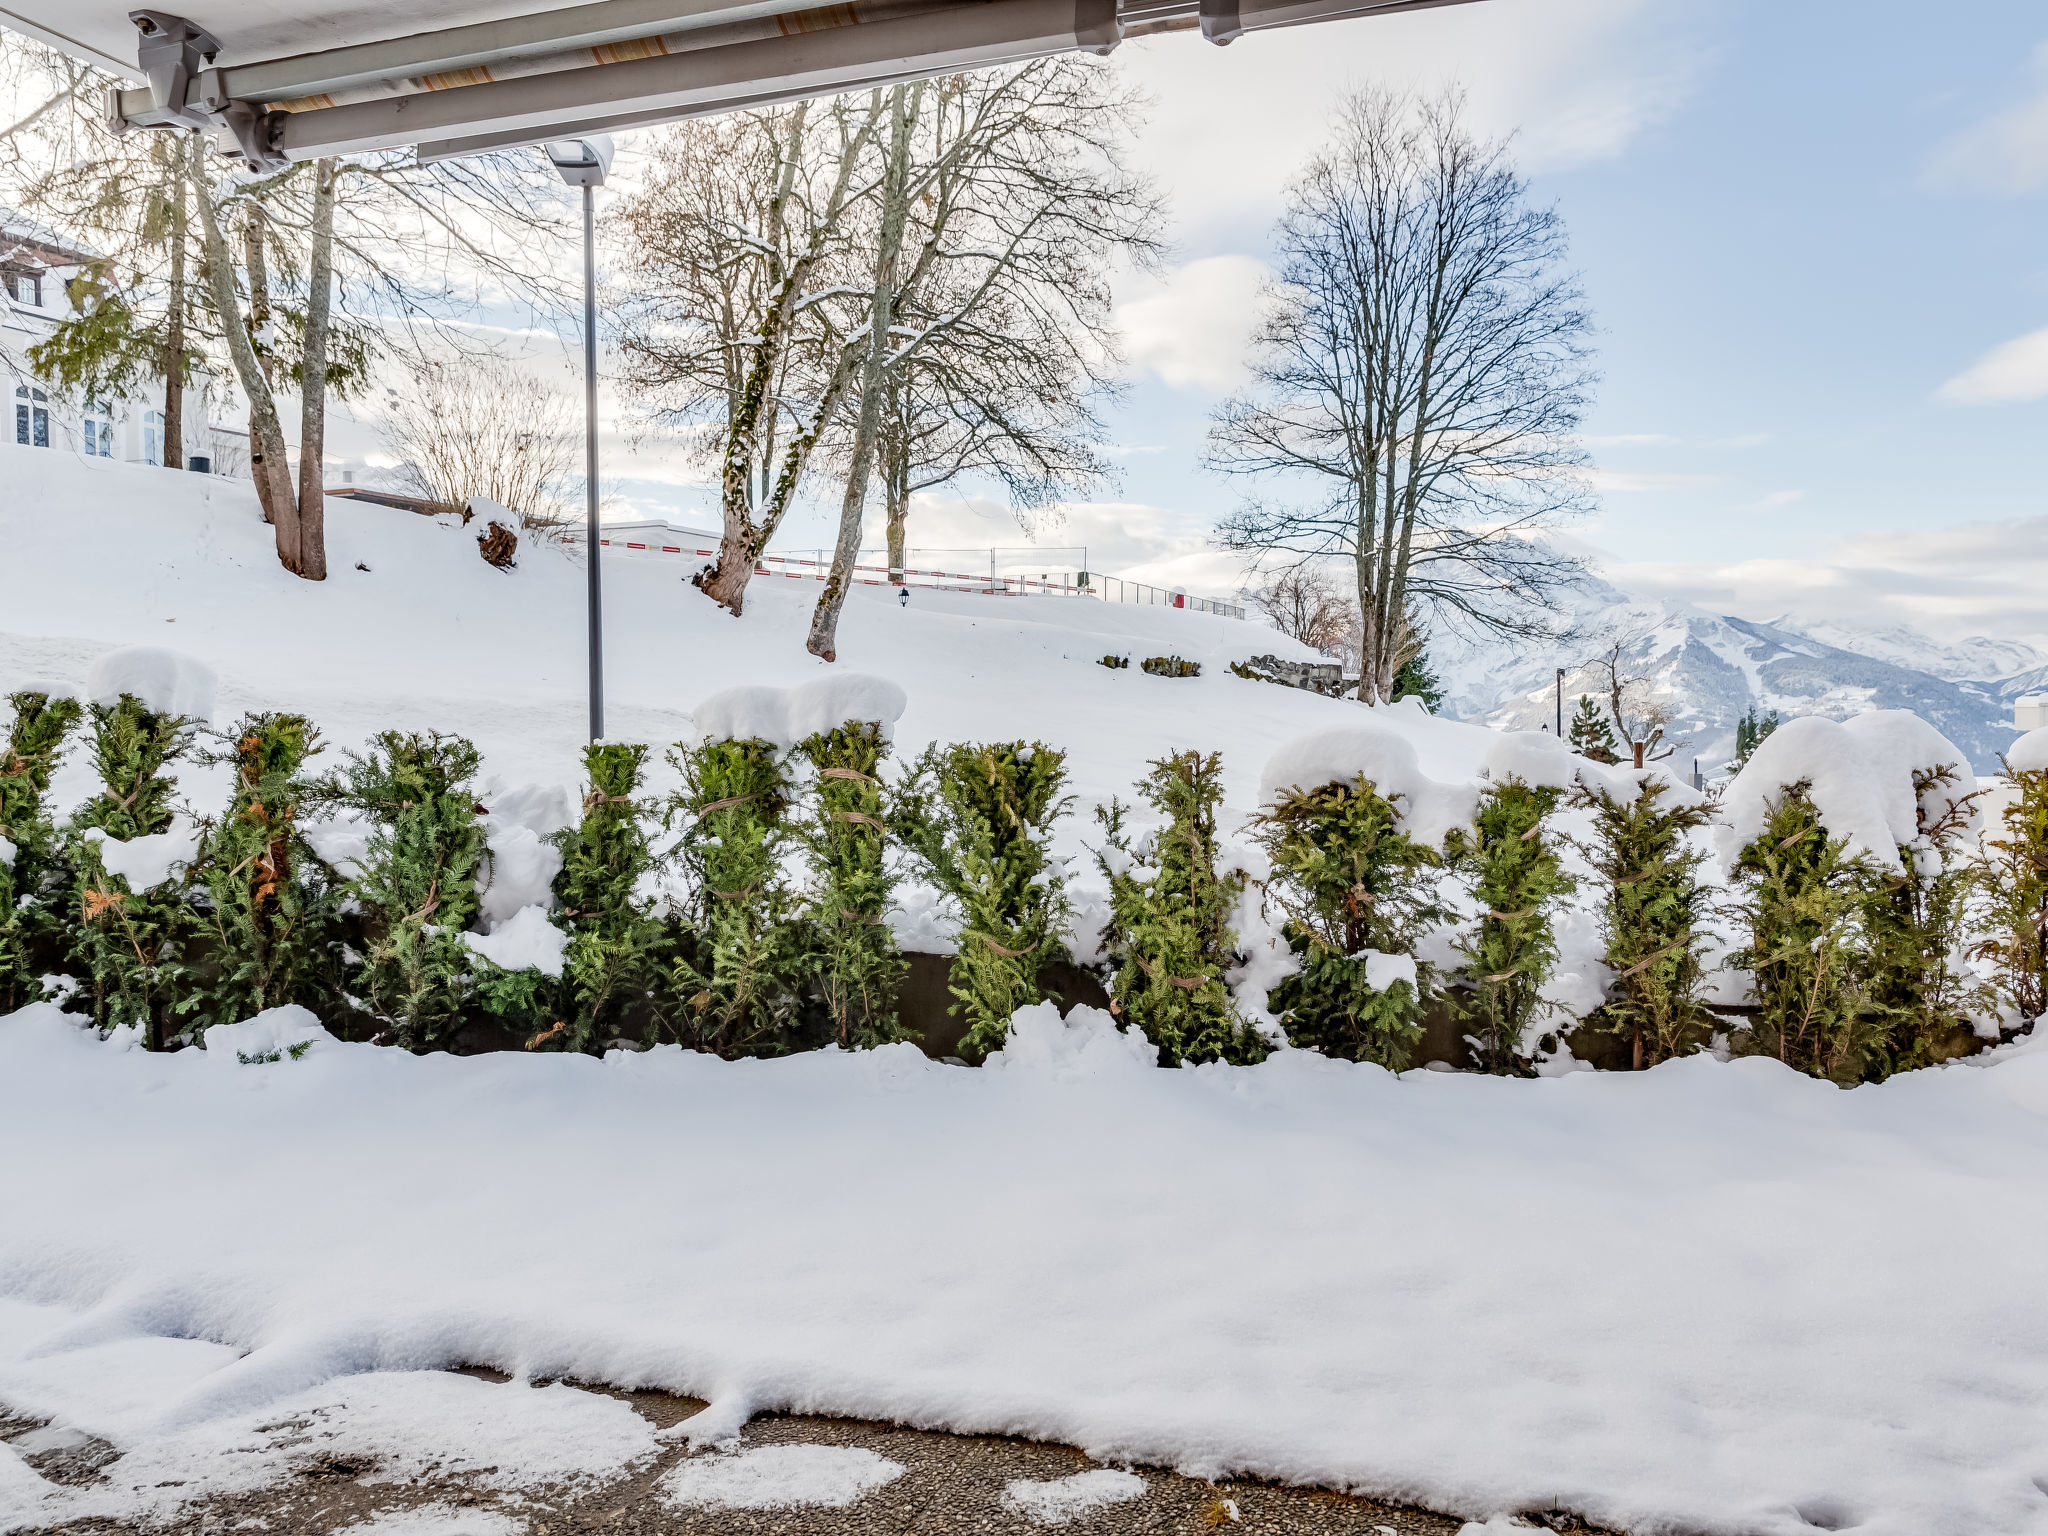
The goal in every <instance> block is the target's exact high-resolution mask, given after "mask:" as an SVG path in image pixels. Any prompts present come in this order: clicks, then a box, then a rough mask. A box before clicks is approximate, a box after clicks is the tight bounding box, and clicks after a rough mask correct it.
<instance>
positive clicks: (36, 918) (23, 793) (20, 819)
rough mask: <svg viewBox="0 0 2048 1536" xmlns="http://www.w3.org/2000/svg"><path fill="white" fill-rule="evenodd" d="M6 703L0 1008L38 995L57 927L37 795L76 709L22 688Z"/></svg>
mask: <svg viewBox="0 0 2048 1536" xmlns="http://www.w3.org/2000/svg"><path fill="white" fill-rule="evenodd" d="M7 702H8V704H9V705H10V706H11V707H12V709H13V718H12V722H11V724H10V725H9V727H8V732H7V742H6V746H5V749H4V750H0V1013H11V1012H12V1011H14V1010H15V1009H17V1008H23V1007H26V1006H27V1005H28V1004H30V1003H33V1002H37V1001H39V1000H40V999H41V998H42V995H43V987H42V982H41V980H40V977H41V974H42V970H43V966H42V960H43V958H44V957H45V956H46V955H47V954H49V953H50V951H51V950H52V948H53V946H54V944H55V941H56V939H57V937H58V935H59V934H60V933H61V932H62V918H61V916H60V915H59V908H60V905H61V901H62V898H61V895H60V892H61V890H62V886H63V873H62V865H61V862H60V860H59V857H58V849H57V832H56V827H55V825H54V823H53V822H52V821H51V819H50V814H49V811H48V809H47V808H46V806H45V805H44V797H45V796H46V795H48V794H49V791H50V775H51V774H52V773H53V772H54V771H55V770H56V766H57V759H58V757H59V756H60V755H61V754H62V752H63V750H64V740H65V738H66V737H67V736H68V735H70V733H71V729H72V727H73V726H75V725H76V724H77V723H78V718H79V714H80V710H79V706H78V701H77V700H76V699H66V698H51V697H50V696H49V695H48V694H46V693H40V692H35V691H33V690H28V689H24V690H23V691H21V692H19V693H15V694H11V695H9V697H8V701H7Z"/></svg>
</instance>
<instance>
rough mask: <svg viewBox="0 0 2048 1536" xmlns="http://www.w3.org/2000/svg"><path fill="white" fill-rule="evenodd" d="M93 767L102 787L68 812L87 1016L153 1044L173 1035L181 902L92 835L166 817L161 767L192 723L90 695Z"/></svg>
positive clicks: (188, 737) (125, 697)
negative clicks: (170, 987) (113, 869)
mask: <svg viewBox="0 0 2048 1536" xmlns="http://www.w3.org/2000/svg"><path fill="white" fill-rule="evenodd" d="M90 714H91V719H92V755H93V766H94V767H95V768H96V769H97V770H98V772H99V777H100V792H99V794H97V795H95V796H94V797H93V798H92V799H90V800H88V801H87V802H86V803H85V804H84V805H83V806H81V807H80V808H79V810H78V813H77V814H76V815H75V816H74V817H73V818H72V821H71V826H70V829H69V835H68V836H67V838H66V856H67V858H68V860H69V862H70V865H71V868H72V870H73V871H74V874H75V881H76V886H75V890H76V897H77V902H78V906H77V914H78V918H77V924H76V927H75V928H74V929H73V940H74V943H75V945H76V950H77V957H78V959H79V961H80V962H81V963H82V964H83V965H84V967H85V969H86V971H87V973H88V974H89V975H90V976H91V978H92V998H93V1020H94V1022H95V1023H97V1024H98V1025H99V1026H100V1027H101V1028H102V1029H115V1028H121V1027H125V1026H130V1025H133V1026H137V1027H139V1028H140V1029H141V1030H142V1040H143V1045H144V1046H145V1047H146V1048H147V1049H150V1050H162V1049H165V1048H166V1047H168V1046H169V1045H170V1044H171V1042H172V1038H173V1034H174V1031H173V1030H172V1028H171V1022H172V1021H171V1018H170V1008H169V999H168V997H166V996H165V995H164V991H163V982H164V980H165V977H164V976H163V974H162V971H163V965H164V962H165V960H166V959H168V958H170V946H171V945H172V944H173V943H174V942H175V940H176V937H177V931H178V928H179V926H180V924H181V921H182V920H183V918H184V917H185V916H186V908H185V906H184V904H183V903H182V901H181V900H180V899H179V894H178V892H177V891H176V890H175V888H174V886H173V882H172V881H170V880H166V881H164V882H163V883H162V884H160V885H158V886H155V887H152V888H151V889H149V890H146V891H135V890H131V889H130V888H129V884H128V881H127V879H126V877H125V876H121V875H114V874H110V873H108V871H107V867H106V863H105V861H104V859H103V857H102V855H101V853H100V849H99V844H98V842H97V840H96V839H94V838H92V837H90V836H88V835H87V834H88V833H90V832H92V831H95V830H97V831H99V832H101V833H102V834H104V835H105V837H106V838H108V839H109V840H111V841H113V842H117V843H125V842H132V841H134V840H135V839H136V838H138V837H153V836H155V835H157V834H158V833H161V832H165V831H168V830H169V829H170V825H171V794H172V792H173V791H174V790H175V789H176V787H177V780H176V779H175V778H173V777H172V776H171V775H170V774H168V773H167V772H165V770H166V769H167V768H168V767H169V766H170V765H171V764H172V763H174V762H176V761H177V760H178V759H179V758H181V757H182V756H184V754H185V753H186V751H187V750H189V749H190V747H191V745H192V741H193V738H194V737H195V735H196V734H197V733H198V729H199V727H198V724H197V722H195V721H191V720H186V719H184V718H182V717H180V716H177V715H165V714H158V713H157V712H155V711H154V710H151V709H149V708H148V707H147V706H145V705H144V704H143V702H142V701H141V700H140V699H138V698H136V697H135V696H134V695H133V694H129V693H124V694H122V695H121V696H120V697H119V698H118V699H117V700H116V701H115V702H114V703H112V704H94V705H92V706H91V709H90Z"/></svg>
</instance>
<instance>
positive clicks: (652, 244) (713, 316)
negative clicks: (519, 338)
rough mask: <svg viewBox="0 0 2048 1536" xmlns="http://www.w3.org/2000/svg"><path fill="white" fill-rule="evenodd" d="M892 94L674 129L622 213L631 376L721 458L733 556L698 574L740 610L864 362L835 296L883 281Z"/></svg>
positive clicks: (662, 415) (663, 418)
mask: <svg viewBox="0 0 2048 1536" xmlns="http://www.w3.org/2000/svg"><path fill="white" fill-rule="evenodd" d="M884 101H885V94H884V93H882V92H872V93H869V94H868V95H867V96H866V97H840V98H837V99H834V100H831V101H825V102H807V103H799V104H798V105H796V106H793V107H785V108H775V109H771V110H767V111H760V112H742V113H736V114H734V115H732V116H731V117H729V118H724V119H711V120H704V121H698V122H692V123H685V124H683V125H681V126H680V127H677V128H673V129H670V130H669V131H668V132H667V133H666V134H664V135H663V136H662V137H661V138H659V139H657V140H656V141H655V144H654V153H653V157H652V158H653V160H654V162H655V165H656V169H655V171H654V172H653V174H652V175H651V176H650V177H649V179H648V181H647V184H646V186H645V188H644V189H643V190H642V191H641V193H640V194H639V195H638V196H636V197H633V198H631V199H629V200H628V201H627V202H626V203H625V204H624V205H623V206H622V208H621V209H620V212H619V214H618V216H617V226H616V227H617V228H618V230H619V232H620V234H621V236H622V245H623V247H624V253H623V254H624V268H625V271H624V281H625V283H626V285H627V286H628V288H629V297H628V299H627V300H626V302H625V303H624V304H623V305H622V306H621V331H620V342H619V351H620V356H621V359H622V361H623V364H624V370H623V371H624V375H625V380H626V382H627V384H628V385H629V386H631V387H632V388H633V389H635V390H636V391H637V392H638V393H639V394H640V396H641V397H642V399H643V400H645V401H646V402H647V405H648V408H649V410H650V412H651V414H652V415H653V417H654V418H655V419H656V420H657V421H660V422H662V423H664V424H667V425H671V426H677V427H682V428H685V429H693V430H695V431H696V432H697V433H698V434H699V435H700V439H701V441H702V443H703V446H705V447H706V448H713V447H715V449H716V451H717V472H718V477H719V507H720V519H721V533H720V539H719V552H718V559H717V561H716V563H715V564H714V565H713V566H712V567H711V568H710V569H709V570H708V571H706V572H704V573H703V574H702V575H700V576H699V577H698V578H697V584H698V586H699V587H701V588H702V589H703V591H704V593H705V594H706V595H707V596H708V597H710V598H711V599H712V600H713V601H715V602H717V603H719V604H721V605H723V606H724V607H726V608H728V609H730V610H731V611H732V612H733V613H735V614H737V613H739V612H740V610H741V607H742V605H743V604H744V602H745V600H746V589H747V583H748V581H749V580H751V579H752V577H753V574H754V566H755V562H756V561H757V560H758V559H759V557H760V555H761V553H762V551H763V550H765V549H766V548H767V547H768V542H769V540H771V539H772V538H774V536H775V533H776V530H777V529H778V528H779V527H780V526H781V524H782V521H783V519H784V518H785V517H786V516H787V515H788V513H789V509H790V506H791V505H792V504H793V502H794V500H795V497H796V494H797V490H798V487H799V486H800V485H801V484H802V482H803V478H804V475H805V472H806V471H807V470H808V469H809V467H810V462H811V456H812V454H813V452H814V451H815V450H816V448H817V446H818V442H819V439H820V438H821V437H822V436H823V435H824V433H825V432H826V430H827V429H828V428H829V427H830V426H831V425H832V423H833V421H834V419H835V418H836V417H837V416H838V414H839V411H840V408H841V406H842V405H843V404H844V402H845V399H846V395H847V390H848V387H849V385H850V384H851V383H852V382H853V379H854V376H855V373H856V370H857V367H858V364H859V360H860V352H859V349H858V344H857V340H856V339H854V338H849V337H847V336H846V335H844V334H843V333H842V332H841V330H840V328H839V327H838V325H837V315H838V311H837V310H836V309H835V307H834V306H833V305H832V304H831V303H830V302H829V300H831V299H832V298H834V297H837V296H840V295H842V294H846V293H850V294H853V295H856V296H860V295H864V294H865V293H866V292H868V291H869V290H870V287H871V281H872V280H871V278H862V277H860V276H858V275H853V274H854V273H855V272H856V270H857V269H858V268H859V267H860V266H861V265H862V263H861V262H860V261H859V259H858V257H857V256H855V255H853V254H852V253H850V252H849V250H848V241H849V236H850V234H851V220H852V215H853V211H854V209H855V208H856V207H857V206H858V205H859V204H861V203H862V202H863V201H864V200H865V199H866V198H867V197H868V195H869V194H870V192H871V191H872V189H873V182H874V179H875V177H876V174H877V167H876V165H875V164H874V161H873V157H872V156H870V155H869V153H868V150H869V148H870V146H871V144H872V143H873V141H874V139H875V136H876V134H877V132H878V131H879V130H880V128H881V126H882V124H883V122H884V116H883V109H884Z"/></svg>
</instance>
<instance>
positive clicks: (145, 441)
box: [142, 411, 164, 464]
mask: <svg viewBox="0 0 2048 1536" xmlns="http://www.w3.org/2000/svg"><path fill="white" fill-rule="evenodd" d="M163 461H164V413H163V412H162V411H149V412H147V413H145V414H144V416H143V418H142V462H143V463H145V464H161V463H163Z"/></svg>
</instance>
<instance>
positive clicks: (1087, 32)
mask: <svg viewBox="0 0 2048 1536" xmlns="http://www.w3.org/2000/svg"><path fill="white" fill-rule="evenodd" d="M159 3H165V0H159ZM168 3H177V0H168ZM192 3H194V4H195V5H203V10H200V11H197V12H195V13H194V14H190V15H186V14H181V13H173V12H167V11H156V10H135V11H130V10H128V9H126V8H124V7H123V6H121V5H119V4H110V3H108V0H0V26H7V27H12V28H15V29H17V30H20V31H23V32H26V33H28V34H30V35H32V36H35V37H39V38H41V39H43V40H44V41H46V42H48V43H51V44H53V45H55V46H57V47H60V48H63V49H65V50H67V51H69V52H71V53H74V54H76V55H78V56H79V57H81V58H84V59H87V60H90V61H91V62H93V63H95V64H98V65H100V66H101V67H103V68H105V69H108V70H110V71H114V72H117V73H119V74H121V75H123V76H125V77H126V78H128V79H130V80H132V81H134V82H135V83H134V84H133V85H130V86H128V87H126V88H117V89H116V90H114V91H112V92H110V94H109V101H108V108H107V110H108V114H109V117H110V118H111V120H113V121H114V122H115V123H117V124H119V125H121V126H124V127H133V128H152V127H193V128H205V129H207V130H209V131H211V132H212V133H213V135H214V137H215V139H216V142H218V143H219V144H220V147H221V148H223V149H225V150H228V151H230V152H231V153H238V154H241V155H242V156H243V157H244V158H246V159H248V160H249V161H251V162H252V163H255V164H259V165H276V164H280V163H283V162H284V161H287V160H303V159H311V158H314V157H316V156H319V155H328V154H339V153H347V152H350V151H357V150H369V149H383V148H393V147H398V146H403V145H413V146H418V147H419V149H420V152H421V154H422V155H423V156H429V157H432V156H443V155H451V154H463V153H469V152H472V151H476V150H481V149H487V148H495V147H499V146H503V145H509V144H523V143H532V142H536V141H538V140H541V139H545V138H565V137H572V136H575V135H578V134H585V133H597V132H606V131H613V130H617V129H622V128H633V127H644V126H648V125H651V124H655V123H661V122H669V121H674V120H676V119H679V118H684V117H694V116H701V115H705V114H708V113H714V112H724V111H731V110H733V109H735V108H739V107H745V106H754V105H760V104H764V103H767V102H775V101H789V100H795V99H798V98H801V97H808V96H819V95H826V94H830V93H833V92H838V91H845V90H853V89H860V88H865V87H868V86H872V85H881V84H889V83H893V82H895V81H900V80H909V79H917V78H921V77H925V76H930V75H936V74H945V73H950V72H952V71H955V70H962V69H976V68H982V67H986V66H989V65H994V64H1005V63H1016V62H1021V61H1023V60H1026V59H1032V58H1041V57H1045V56H1047V55H1050V54H1056V53H1065V52H1072V51H1077V50H1085V51H1089V52H1095V53H1107V52H1108V51H1109V50H1110V49H1112V48H1114V47H1115V46H1116V45H1117V43H1118V42H1120V41H1121V40H1122V39H1123V38H1125V37H1127V36H1134V35H1139V34H1142V33H1146V32H1153V31H1161V30H1178V29H1181V28H1186V29H1189V30H1193V29H1195V28H1199V29H1200V30H1201V31H1202V33H1203V34H1204V35H1205V36H1207V37H1208V38H1209V39H1210V40H1211V41H1212V42H1217V43H1227V42H1230V41H1231V40H1233V39H1234V38H1236V37H1238V36H1240V35H1242V34H1243V33H1246V32H1255V31H1259V30H1262V29H1264V28H1268V27H1277V26H1298V25H1301V24H1303V23H1306V22H1314V21H1324V20H1332V19H1337V18H1342V17H1350V16H1365V15H1377V14H1384V13H1388V12H1393V11H1407V10H1420V9H1427V8H1430V7H1433V6H1438V5H1450V4H1459V3H1463V0H840V3H836V4H828V5H819V4H817V3H816V0H586V3H583V4H573V5H557V6H548V7H545V8H541V9H535V8H534V5H535V0H358V3H355V4H344V5H323V4H320V3H318V0H192Z"/></svg>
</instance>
